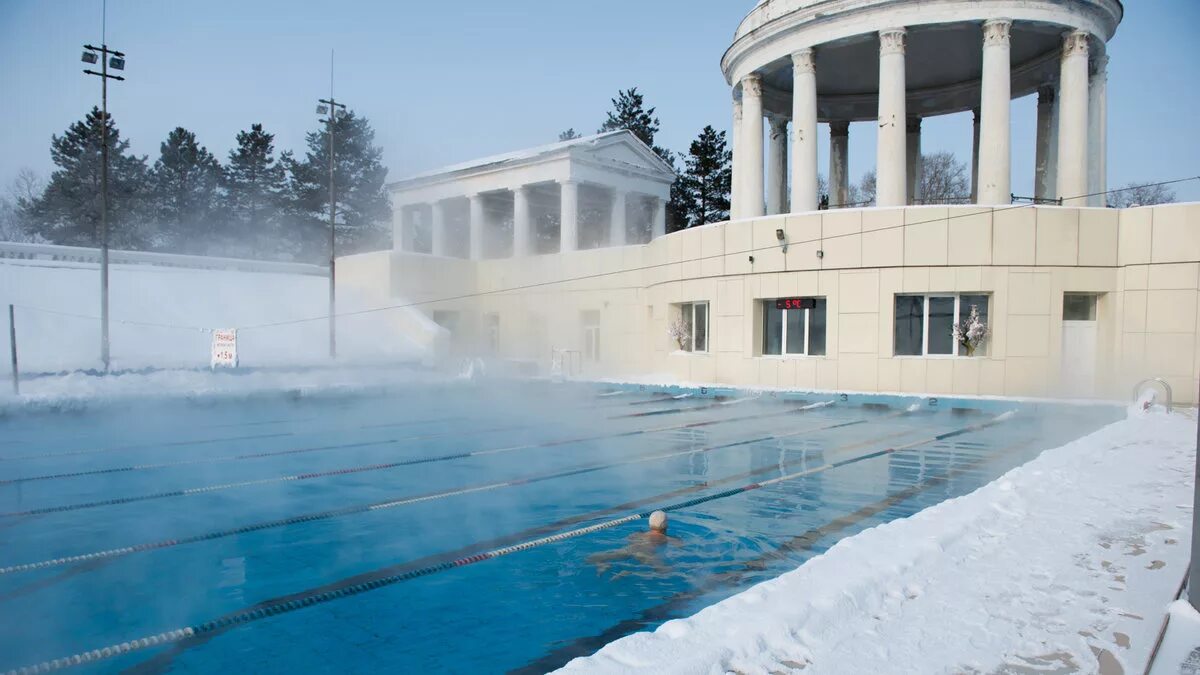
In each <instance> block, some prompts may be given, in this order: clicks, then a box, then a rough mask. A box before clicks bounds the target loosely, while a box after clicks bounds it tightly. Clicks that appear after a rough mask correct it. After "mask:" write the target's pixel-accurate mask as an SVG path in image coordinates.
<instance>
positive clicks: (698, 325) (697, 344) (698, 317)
mask: <svg viewBox="0 0 1200 675" xmlns="http://www.w3.org/2000/svg"><path fill="white" fill-rule="evenodd" d="M693 307H695V319H693V321H692V324H693V325H694V326H695V330H694V331H693V333H692V335H693V336H694V337H693V340H692V342H693V344H692V350H693V351H697V352H706V351H708V303H707V302H698V303H696V304H695V305H693Z"/></svg>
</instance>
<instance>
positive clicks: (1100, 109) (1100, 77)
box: [1088, 54, 1108, 208]
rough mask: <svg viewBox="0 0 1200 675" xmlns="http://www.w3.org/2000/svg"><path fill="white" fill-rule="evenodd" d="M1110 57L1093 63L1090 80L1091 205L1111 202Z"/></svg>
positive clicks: (1089, 163)
mask: <svg viewBox="0 0 1200 675" xmlns="http://www.w3.org/2000/svg"><path fill="white" fill-rule="evenodd" d="M1106 190H1108V57H1107V56H1105V55H1104V54H1101V55H1099V56H1098V57H1097V58H1096V61H1095V63H1093V64H1092V78H1091V81H1090V82H1089V83H1088V193H1089V194H1091V195H1092V197H1091V198H1090V199H1088V205H1089V206H1096V207H1100V208H1103V207H1105V206H1108V195H1107V194H1105V191H1106Z"/></svg>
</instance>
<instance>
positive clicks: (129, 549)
mask: <svg viewBox="0 0 1200 675" xmlns="http://www.w3.org/2000/svg"><path fill="white" fill-rule="evenodd" d="M880 419H882V418H880ZM871 421H878V420H869V419H861V420H849V421H845V422H838V423H836V424H828V425H822V426H816V427H806V428H804V429H800V430H798V431H794V432H788V433H786V434H775V435H771V436H764V437H761V438H754V439H749V440H741V441H735V442H730V443H723V444H719V445H712V446H707V447H703V448H690V449H687V450H680V451H674V452H669V453H658V454H653V455H647V456H643V457H635V458H632V459H627V460H623V461H619V462H611V463H606V464H587V465H583V466H577V467H572V468H570V469H565V470H562V471H556V472H552V473H546V474H539V475H533V476H524V477H521V478H514V479H511V480H506V481H499V482H493V483H484V484H479V485H473V486H467V487H462V488H456V489H453V490H445V491H441V492H432V493H427V494H423V495H414V496H408V497H401V498H396V499H389V500H385V501H381V502H374V503H370V504H359V505H354V506H347V507H343V508H339V509H329V510H326V511H317V512H313V513H308V514H304V515H299V516H290V517H288V518H279V519H276V520H270V521H265V522H259V523H253V524H250V525H244V526H241V527H234V528H227V529H222V530H216V531H213V532H207V533H205V534H198V535H193V536H189V537H179V538H173V539H163V540H160V541H154V542H147V543H142V544H134V545H131V546H122V547H119V548H111V549H106V550H102V551H94V552H91V553H81V554H78V555H72V556H64V557H60V558H53V559H48V560H42V561H39V562H32V563H23V564H17V565H9V566H7V567H0V575H3V574H14V573H17V572H27V571H30V570H37V569H46V568H50V567H58V566H61V565H69V564H73V563H79V562H88V561H93V560H103V559H109V558H117V557H121V556H125V555H130V554H133V553H140V552H143V551H152V550H158V549H163V548H170V547H173V546H182V545H185V544H193V543H198V542H202V541H211V540H214V539H221V538H224V537H230V536H235V535H240V534H248V533H250V532H258V531H261V530H267V529H272V528H277V527H286V526H289V525H297V524H300V523H309V522H313V521H317V520H328V519H332V518H340V517H342V516H348V515H353V514H358V513H367V512H370V511H378V510H382V509H390V508H394V507H398V506H407V505H410V504H417V503H421V502H428V501H433V500H437V499H445V498H447V497H456V496H460V495H466V494H473V493H476V492H485V491H489V490H495V489H499V488H504V487H516V486H521V485H529V484H532V483H540V482H543V481H548V480H554V479H557V478H567V477H570V476H577V475H581V474H585V473H592V472H596V471H601V470H603V469H610V468H614V467H618V466H627V465H630V464H638V463H644V462H652V461H656V460H660V459H669V458H672V457H680V456H684V455H691V454H699V453H705V452H712V451H714V450H723V449H727V448H732V447H738V446H743V445H749V444H752V443H760V442H765V441H772V440H781V439H784V438H789V437H793V436H798V435H800V434H810V433H818V432H821V431H828V430H832V429H840V428H844V427H848V426H854V425H857V424H863V423H865V422H871ZM905 433H907V431H906V432H905ZM893 435H895V434H893ZM877 440H879V439H876V441H877ZM856 445H861V443H859V444H856ZM849 447H854V446H853V445H851V446H849ZM771 466H778V465H777V464H773V465H771Z"/></svg>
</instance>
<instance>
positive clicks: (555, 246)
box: [388, 130, 675, 260]
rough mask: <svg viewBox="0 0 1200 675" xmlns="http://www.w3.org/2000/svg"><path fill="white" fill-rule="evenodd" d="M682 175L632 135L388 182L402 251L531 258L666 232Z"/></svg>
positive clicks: (576, 141) (561, 144) (474, 257)
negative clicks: (674, 187)
mask: <svg viewBox="0 0 1200 675" xmlns="http://www.w3.org/2000/svg"><path fill="white" fill-rule="evenodd" d="M674 181H675V171H674V170H673V169H672V168H671V166H670V165H669V164H667V163H666V162H664V161H663V160H662V159H661V158H660V157H659V156H658V155H656V154H655V153H654V151H653V150H651V149H650V148H648V147H646V145H645V144H644V143H642V142H641V141H640V140H638V138H637V136H634V135H633V134H632V133H631V132H629V131H624V130H621V131H611V132H608V133H602V134H597V135H595V136H586V137H582V138H575V139H572V140H568V141H561V142H559V143H553V144H550V145H545V146H541V147H537V148H530V149H528V150H522V151H518V152H512V153H507V154H504V155H496V156H493V157H484V158H482V159H477V160H473V161H470V162H465V163H463V164H456V165H454V166H448V167H444V168H441V169H437V170H435V171H430V172H427V173H423V174H420V175H417V176H412V177H410V178H406V179H404V180H400V181H397V182H395V183H391V184H390V185H388V191H389V193H390V195H391V200H392V213H393V220H394V229H393V233H394V246H395V248H396V249H398V250H404V251H413V252H417V253H429V254H432V255H436V256H457V257H461V258H470V259H471V260H482V259H484V258H499V257H513V256H515V257H524V256H529V255H534V254H541V253H558V252H563V251H575V250H579V249H588V248H595V247H597V246H624V245H625V244H627V243H630V244H632V243H638V244H643V243H646V242H648V241H650V240H651V239H653V238H654V237H659V236H662V235H663V234H665V233H666V208H665V204H666V201H667V199H668V198H669V197H670V191H671V183H673V182H674Z"/></svg>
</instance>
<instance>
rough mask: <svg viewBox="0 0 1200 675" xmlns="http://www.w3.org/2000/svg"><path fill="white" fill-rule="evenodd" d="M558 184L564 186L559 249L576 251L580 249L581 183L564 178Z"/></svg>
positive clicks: (561, 202) (559, 218) (561, 201)
mask: <svg viewBox="0 0 1200 675" xmlns="http://www.w3.org/2000/svg"><path fill="white" fill-rule="evenodd" d="M558 184H559V186H561V188H562V195H561V198H560V200H559V214H558V223H559V228H558V250H559V251H575V250H578V249H579V183H576V182H575V181H570V180H564V181H559V183H558Z"/></svg>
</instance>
